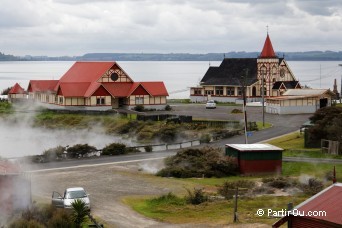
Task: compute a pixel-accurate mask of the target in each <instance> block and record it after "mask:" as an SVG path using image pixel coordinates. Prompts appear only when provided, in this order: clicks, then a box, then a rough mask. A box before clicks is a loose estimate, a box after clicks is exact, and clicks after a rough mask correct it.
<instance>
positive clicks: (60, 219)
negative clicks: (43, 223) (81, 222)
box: [47, 210, 74, 227]
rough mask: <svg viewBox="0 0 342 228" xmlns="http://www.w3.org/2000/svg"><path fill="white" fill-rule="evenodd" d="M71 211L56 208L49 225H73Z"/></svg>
mask: <svg viewBox="0 0 342 228" xmlns="http://www.w3.org/2000/svg"><path fill="white" fill-rule="evenodd" d="M73 225H74V224H73V222H72V220H71V216H70V213H68V212H67V211H66V210H56V212H55V213H54V215H53V216H52V218H51V219H50V220H49V222H48V224H47V227H73Z"/></svg>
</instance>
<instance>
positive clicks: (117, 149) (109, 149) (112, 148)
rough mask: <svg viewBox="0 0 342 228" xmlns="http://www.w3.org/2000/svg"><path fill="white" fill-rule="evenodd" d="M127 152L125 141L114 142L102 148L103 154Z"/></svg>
mask: <svg viewBox="0 0 342 228" xmlns="http://www.w3.org/2000/svg"><path fill="white" fill-rule="evenodd" d="M125 153H126V145H125V144H123V143H112V144H109V145H107V146H106V147H105V148H103V150H102V154H103V155H120V154H125Z"/></svg>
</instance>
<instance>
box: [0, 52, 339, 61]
mask: <svg viewBox="0 0 342 228" xmlns="http://www.w3.org/2000/svg"><path fill="white" fill-rule="evenodd" d="M259 54H260V53H258V52H227V53H207V54H189V53H168V54H161V53H88V54H85V55H83V56H58V57H50V56H31V55H26V56H13V55H5V54H2V53H0V61H222V60H223V59H224V58H257V57H258V56H259ZM276 54H277V55H278V56H279V57H280V58H285V59H286V60H288V61H342V51H338V52H334V51H307V52H279V53H276Z"/></svg>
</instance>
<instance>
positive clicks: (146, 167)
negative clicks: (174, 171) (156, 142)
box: [138, 159, 165, 174]
mask: <svg viewBox="0 0 342 228" xmlns="http://www.w3.org/2000/svg"><path fill="white" fill-rule="evenodd" d="M138 166H139V170H140V171H143V172H145V173H150V174H156V173H157V172H158V171H159V170H161V169H162V168H164V167H165V165H164V160H163V159H160V160H153V161H147V162H142V163H139V164H138Z"/></svg>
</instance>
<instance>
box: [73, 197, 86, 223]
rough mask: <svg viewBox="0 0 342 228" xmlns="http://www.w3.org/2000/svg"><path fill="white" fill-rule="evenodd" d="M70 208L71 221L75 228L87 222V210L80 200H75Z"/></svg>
mask: <svg viewBox="0 0 342 228" xmlns="http://www.w3.org/2000/svg"><path fill="white" fill-rule="evenodd" d="M71 206H72V215H71V218H72V221H73V222H74V223H75V226H76V228H79V227H82V224H83V223H84V222H85V221H87V216H88V211H89V210H88V208H87V207H86V204H85V202H84V201H83V200H81V199H76V200H75V201H74V202H72V203H71Z"/></svg>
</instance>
